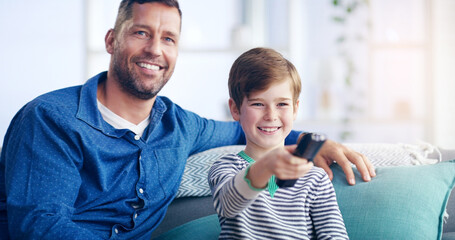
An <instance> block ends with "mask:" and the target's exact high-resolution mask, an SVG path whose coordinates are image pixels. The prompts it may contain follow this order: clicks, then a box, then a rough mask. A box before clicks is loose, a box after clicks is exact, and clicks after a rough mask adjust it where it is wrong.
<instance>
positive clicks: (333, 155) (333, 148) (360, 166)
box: [313, 140, 376, 185]
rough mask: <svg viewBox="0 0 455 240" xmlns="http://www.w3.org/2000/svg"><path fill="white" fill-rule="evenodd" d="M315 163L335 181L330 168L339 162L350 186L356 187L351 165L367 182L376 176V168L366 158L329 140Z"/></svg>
mask: <svg viewBox="0 0 455 240" xmlns="http://www.w3.org/2000/svg"><path fill="white" fill-rule="evenodd" d="M313 161H314V163H315V165H316V166H318V167H321V168H323V169H324V170H325V171H326V172H327V174H328V175H329V178H330V180H332V179H333V173H332V170H331V169H330V167H329V166H330V165H331V164H332V163H333V162H337V163H338V165H340V166H341V167H342V168H343V171H344V173H345V174H346V180H347V181H348V183H349V184H350V185H355V177H354V172H353V171H352V168H351V163H353V164H354V165H355V166H356V167H357V170H358V171H359V172H360V174H361V175H362V178H363V180H364V181H365V182H368V181H370V180H371V178H372V177H375V176H376V172H375V171H374V167H373V165H372V164H371V162H370V160H368V158H367V157H366V156H364V155H363V154H361V153H358V152H355V151H353V150H352V149H350V148H347V147H346V146H344V145H342V144H339V143H337V142H334V141H331V140H327V141H326V142H325V143H324V145H323V146H322V148H321V150H320V151H319V153H318V155H316V157H315V158H314V160H313Z"/></svg>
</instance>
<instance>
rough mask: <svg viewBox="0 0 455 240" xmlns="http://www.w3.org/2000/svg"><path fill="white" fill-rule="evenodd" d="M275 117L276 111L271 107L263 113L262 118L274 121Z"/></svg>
mask: <svg viewBox="0 0 455 240" xmlns="http://www.w3.org/2000/svg"><path fill="white" fill-rule="evenodd" d="M276 119H277V114H276V111H275V110H274V109H273V108H268V109H267V112H266V113H265V115H264V120H267V121H275V120H276Z"/></svg>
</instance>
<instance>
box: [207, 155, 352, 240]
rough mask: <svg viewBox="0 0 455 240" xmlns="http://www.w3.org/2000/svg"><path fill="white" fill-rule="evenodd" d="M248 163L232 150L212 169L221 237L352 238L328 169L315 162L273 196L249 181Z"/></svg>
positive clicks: (213, 193)
mask: <svg viewBox="0 0 455 240" xmlns="http://www.w3.org/2000/svg"><path fill="white" fill-rule="evenodd" d="M248 165H249V163H248V162H247V161H245V160H244V159H243V158H242V157H240V156H239V155H236V154H230V155H227V156H225V157H222V158H221V159H219V160H217V161H216V162H215V163H214V164H213V165H212V167H211V169H210V171H209V184H210V189H211V191H212V196H213V199H214V206H215V210H216V211H217V213H218V217H219V221H220V225H221V233H220V236H219V238H220V239H348V235H347V233H346V228H345V225H344V222H343V218H342V216H341V212H340V210H339V208H338V203H337V201H336V195H335V190H334V188H333V185H332V182H331V181H330V179H329V178H328V176H327V174H326V173H325V171H324V170H323V169H321V168H318V167H313V168H312V169H311V170H310V171H309V172H308V173H307V174H306V175H305V176H303V177H301V178H299V179H298V180H297V182H296V183H295V185H294V186H293V187H289V188H279V189H278V190H277V191H276V192H275V195H274V197H273V198H271V197H270V193H269V191H268V190H267V189H265V190H262V191H257V190H253V189H251V188H250V187H249V186H248V183H247V182H246V181H245V180H244V176H245V171H246V168H247V167H248Z"/></svg>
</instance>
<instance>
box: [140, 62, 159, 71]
mask: <svg viewBox="0 0 455 240" xmlns="http://www.w3.org/2000/svg"><path fill="white" fill-rule="evenodd" d="M137 65H139V67H143V68H147V69H149V70H154V71H158V70H160V67H158V66H156V65H151V64H147V63H138V64H137Z"/></svg>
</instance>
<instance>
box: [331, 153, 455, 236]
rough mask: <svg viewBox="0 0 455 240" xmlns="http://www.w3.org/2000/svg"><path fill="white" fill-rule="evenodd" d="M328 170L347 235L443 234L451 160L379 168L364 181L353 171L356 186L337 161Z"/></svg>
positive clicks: (453, 171)
mask: <svg viewBox="0 0 455 240" xmlns="http://www.w3.org/2000/svg"><path fill="white" fill-rule="evenodd" d="M332 170H333V172H334V176H335V177H334V180H333V185H334V187H335V191H336V194H337V199H338V204H339V206H340V210H341V213H342V214H343V219H344V221H345V225H346V229H347V231H348V235H349V237H350V239H352V240H355V239H425V240H426V239H441V236H442V226H443V218H444V212H445V207H446V204H447V201H448V198H449V196H450V192H451V189H452V188H453V186H454V183H455V160H452V161H448V162H441V163H438V164H433V165H421V166H404V167H381V168H377V169H376V173H377V176H376V177H375V178H373V180H372V181H371V182H368V183H365V182H363V181H362V180H361V178H360V175H359V174H358V172H357V171H355V173H356V183H357V184H356V185H355V186H349V185H348V184H347V183H346V180H345V178H344V174H343V171H342V169H341V167H340V166H338V165H334V166H333V167H332ZM454 217H455V216H454Z"/></svg>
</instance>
